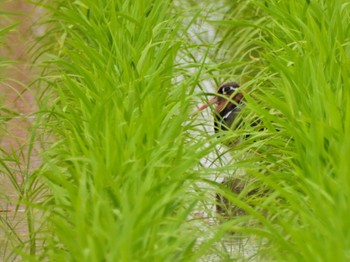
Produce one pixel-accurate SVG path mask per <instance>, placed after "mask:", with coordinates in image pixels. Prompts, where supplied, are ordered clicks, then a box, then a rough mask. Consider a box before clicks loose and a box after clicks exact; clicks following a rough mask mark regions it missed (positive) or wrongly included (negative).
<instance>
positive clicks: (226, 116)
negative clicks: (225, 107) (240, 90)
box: [222, 109, 234, 121]
mask: <svg viewBox="0 0 350 262" xmlns="http://www.w3.org/2000/svg"><path fill="white" fill-rule="evenodd" d="M233 111H234V110H233V109H232V110H230V111H228V112H227V113H226V114H225V115H224V116H223V117H222V120H224V121H225V120H226V119H227V118H228V117H229V116H230V115H231V114H232V112H233Z"/></svg>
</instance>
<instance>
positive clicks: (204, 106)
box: [196, 97, 218, 113]
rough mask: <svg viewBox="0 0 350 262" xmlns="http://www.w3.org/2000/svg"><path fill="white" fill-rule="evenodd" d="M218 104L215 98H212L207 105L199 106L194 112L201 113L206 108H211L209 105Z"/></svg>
mask: <svg viewBox="0 0 350 262" xmlns="http://www.w3.org/2000/svg"><path fill="white" fill-rule="evenodd" d="M217 103H218V98H217V97H213V98H212V99H210V100H209V101H208V103H206V104H204V105H202V106H200V107H199V108H198V109H197V110H196V112H197V113H199V112H200V111H203V110H204V109H206V108H207V107H208V106H211V105H214V104H217Z"/></svg>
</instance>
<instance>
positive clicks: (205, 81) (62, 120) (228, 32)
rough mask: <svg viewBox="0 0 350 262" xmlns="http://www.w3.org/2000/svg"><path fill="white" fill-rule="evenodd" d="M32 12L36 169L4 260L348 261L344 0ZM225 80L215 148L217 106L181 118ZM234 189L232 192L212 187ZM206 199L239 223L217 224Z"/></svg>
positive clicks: (54, 7) (66, 7) (114, 4)
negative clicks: (35, 15) (236, 108)
mask: <svg viewBox="0 0 350 262" xmlns="http://www.w3.org/2000/svg"><path fill="white" fill-rule="evenodd" d="M37 5H38V6H43V7H45V8H46V10H47V13H46V16H45V17H44V24H45V26H46V28H47V31H46V33H45V35H43V36H41V37H40V38H38V39H37V43H35V45H34V46H33V48H32V55H33V63H34V64H35V66H38V67H39V66H40V67H41V68H42V69H43V70H42V74H41V75H40V76H39V77H38V78H37V79H36V81H34V82H33V85H32V86H31V88H37V89H39V90H41V94H40V96H38V101H39V102H38V103H39V110H38V112H37V114H36V122H35V123H34V125H33V128H32V136H31V143H32V144H33V143H34V141H36V143H40V144H41V151H42V152H41V158H42V164H41V166H40V167H39V168H37V169H36V170H35V171H34V172H32V173H31V174H28V180H26V183H24V185H23V186H24V188H25V189H26V191H25V192H26V193H25V194H23V197H22V198H21V204H25V205H26V206H27V207H28V210H29V211H28V219H27V220H28V228H29V229H30V230H29V231H28V234H29V237H28V239H27V238H23V239H19V240H18V241H14V242H12V245H11V248H12V249H13V252H12V256H11V257H7V258H8V259H10V258H11V259H12V258H14V256H17V258H21V259H23V260H33V261H41V260H50V261H51V260H53V261H56V260H57V261H62V260H64V261H231V260H232V259H236V260H258V261H259V260H264V259H265V260H271V259H272V260H287V261H310V260H312V261H313V260H319V261H323V260H324V261H329V260H337V261H347V260H348V259H349V237H348V235H349V234H348V228H349V226H348V224H349V222H348V219H347V217H348V213H349V211H348V207H349V203H348V202H349V193H348V192H349V185H350V183H349V178H348V177H349V175H348V174H349V167H348V166H349V165H348V164H347V157H348V155H349V153H350V152H349V148H350V141H349V138H348V134H349V131H350V130H349V128H350V126H349V124H348V123H349V121H350V119H348V118H349V112H350V110H349V102H348V99H349V91H348V90H349V87H348V85H349V69H348V68H349V66H348V64H349V45H348V43H349V30H348V28H349V5H348V4H347V2H346V1H344V0H335V1H322V0H318V1H289V2H287V1H277V0H276V1H258V0H249V1H220V3H210V2H209V1H204V2H203V3H197V2H195V1H185V0H177V1H170V0H166V1H160V0H146V1H131V0H125V1H118V0H115V1H114V0H108V1H107V0H101V1H92V0H83V1H74V2H72V1H66V0H56V1H50V2H44V1H40V2H38V3H37ZM225 81H237V82H239V83H240V85H241V86H242V90H243V91H242V92H243V93H244V101H245V102H244V103H245V106H244V108H243V111H242V113H241V118H240V122H239V121H237V122H239V128H237V129H233V130H228V131H225V132H220V133H219V134H215V133H214V132H213V128H212V125H213V120H212V117H210V112H208V111H212V110H213V109H214V108H210V107H209V110H208V111H207V112H206V113H204V114H203V115H200V114H197V115H196V116H195V117H194V115H193V113H194V111H195V104H196V103H201V102H203V103H206V102H207V100H208V96H209V95H210V94H211V93H212V92H214V91H215V88H216V87H217V86H219V85H220V84H221V83H222V82H225ZM203 116H204V117H203ZM252 122H254V123H257V124H254V125H252V124H251V123H252ZM237 139H239V141H240V142H239V143H236V144H235V146H234V147H227V146H225V145H227V144H229V143H230V142H232V141H235V140H237ZM29 153H30V151H29ZM2 172H3V171H2ZM4 172H5V173H6V172H9V171H8V170H7V171H6V169H4ZM242 174H243V175H242ZM238 176H239V177H243V178H245V179H247V181H248V182H247V184H246V186H245V187H244V188H243V189H242V190H241V191H240V192H232V191H231V190H230V189H229V188H227V187H226V186H225V185H222V184H220V183H218V182H217V181H216V180H219V179H222V178H223V177H231V178H232V177H233V178H236V177H238ZM217 178H219V179H217ZM250 192H254V193H250ZM215 194H220V195H221V196H223V197H224V198H225V199H226V200H227V203H231V204H229V205H231V206H235V207H238V208H239V210H242V215H239V216H228V217H222V216H220V214H217V213H215V212H214V206H215V205H216V204H220V203H216V200H217V199H216V198H215ZM34 210H35V212H34ZM13 233H16V231H15V230H14V231H13ZM7 243H9V242H7ZM14 246H16V247H14ZM5 259H6V257H5Z"/></svg>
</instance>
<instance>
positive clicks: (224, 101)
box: [192, 93, 243, 117]
mask: <svg viewBox="0 0 350 262" xmlns="http://www.w3.org/2000/svg"><path fill="white" fill-rule="evenodd" d="M242 98H243V94H242V93H238V94H236V95H235V96H234V97H233V98H230V97H229V96H228V97H227V98H225V97H221V96H215V97H213V98H212V99H210V100H209V101H208V103H206V104H204V105H202V106H200V107H199V108H198V109H197V110H196V112H195V113H194V114H193V115H192V117H193V116H195V115H197V114H198V113H199V112H201V111H203V110H204V109H206V108H207V107H209V106H212V105H216V107H215V109H216V111H217V112H218V113H220V112H221V111H222V110H224V108H225V107H226V106H227V105H228V104H232V102H230V99H232V100H233V101H234V102H236V103H239V101H240V100H241V99H242Z"/></svg>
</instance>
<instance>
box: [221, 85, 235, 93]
mask: <svg viewBox="0 0 350 262" xmlns="http://www.w3.org/2000/svg"><path fill="white" fill-rule="evenodd" d="M233 91H235V88H234V87H233V86H225V87H224V88H223V89H222V94H223V95H226V94H228V93H232V92H233Z"/></svg>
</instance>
